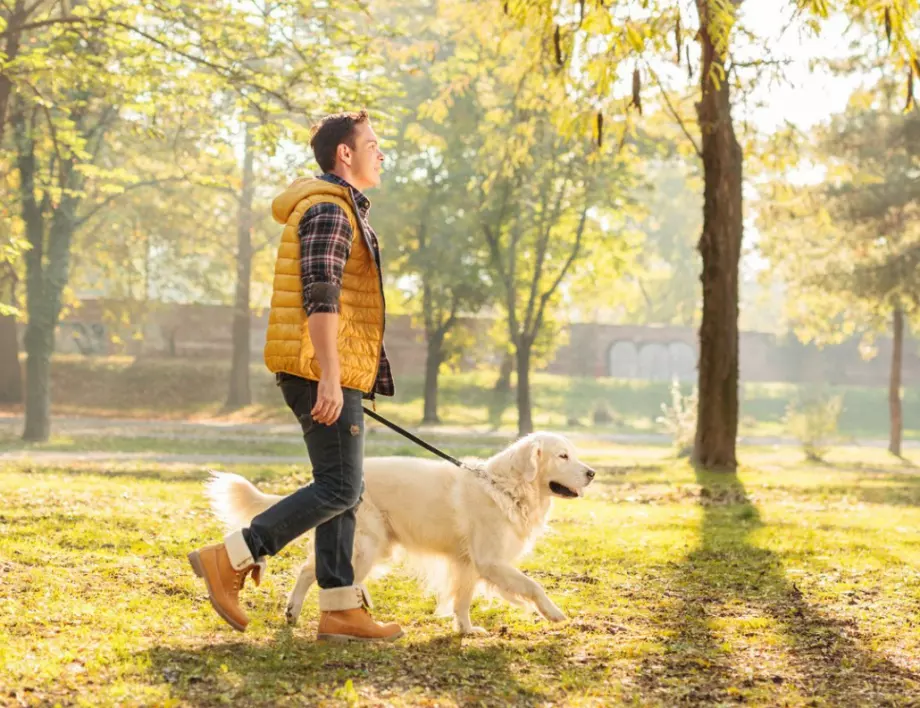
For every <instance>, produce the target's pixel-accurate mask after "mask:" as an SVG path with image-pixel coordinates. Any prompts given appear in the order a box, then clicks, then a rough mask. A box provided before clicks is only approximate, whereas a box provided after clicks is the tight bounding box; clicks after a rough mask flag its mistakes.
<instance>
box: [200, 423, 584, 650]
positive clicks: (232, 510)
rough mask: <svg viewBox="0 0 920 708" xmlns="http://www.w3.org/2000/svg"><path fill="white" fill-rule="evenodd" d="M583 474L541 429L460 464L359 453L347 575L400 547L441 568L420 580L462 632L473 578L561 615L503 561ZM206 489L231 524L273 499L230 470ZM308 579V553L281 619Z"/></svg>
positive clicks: (564, 446)
mask: <svg viewBox="0 0 920 708" xmlns="http://www.w3.org/2000/svg"><path fill="white" fill-rule="evenodd" d="M593 478H594V470H592V469H591V468H590V467H588V466H587V465H585V464H583V463H582V462H579V461H578V459H577V457H576V454H575V450H574V448H573V447H572V445H571V443H569V441H568V440H566V439H565V438H564V437H562V436H559V435H554V434H550V433H535V434H533V435H529V436H527V437H525V438H522V439H521V440H518V441H517V442H515V443H514V444H512V445H511V446H510V447H508V448H507V449H506V450H504V451H503V452H501V453H499V454H497V455H495V456H494V457H492V458H490V459H489V460H487V461H485V462H484V463H471V464H470V465H469V466H468V467H466V468H458V467H456V466H455V465H453V464H451V463H450V462H442V461H433V460H426V459H420V458H414V457H376V458H368V459H366V460H365V462H364V480H365V493H364V496H363V500H362V502H361V505H360V507H359V508H358V515H357V529H356V532H355V546H354V570H355V582H356V583H362V582H363V581H364V579H365V578H366V577H367V576H368V575H369V574H370V572H371V570H372V569H373V568H374V566H375V565H377V564H380V563H383V562H385V561H386V560H388V559H389V558H390V557H391V555H392V553H393V552H394V550H396V548H397V547H402V548H403V549H404V550H405V551H406V552H407V553H408V554H409V555H410V558H412V559H416V560H419V559H420V560H422V561H423V562H424V561H428V562H429V564H430V561H431V560H439V561H440V565H441V566H442V567H445V569H446V571H447V572H446V573H445V574H444V576H445V577H443V578H440V579H438V578H433V577H432V576H431V575H429V582H430V584H431V585H432V586H433V589H434V590H435V591H436V592H437V593H438V595H439V598H440V600H441V608H442V609H443V608H446V607H452V609H453V614H454V617H455V621H456V629H457V630H458V631H459V632H461V633H463V634H484V633H485V630H484V629H482V628H481V627H474V626H473V623H472V622H471V621H470V604H471V602H472V599H473V595H474V592H475V590H476V588H477V585H479V583H480V582H481V581H484V582H485V583H486V584H488V585H489V586H491V587H492V588H494V589H495V590H497V591H498V593H499V594H500V595H501V596H502V597H504V598H505V599H507V600H509V601H510V602H513V603H515V604H523V603H528V602H529V603H532V605H533V606H535V607H536V609H537V610H538V611H539V612H540V614H542V615H543V616H544V617H545V618H546V619H548V620H551V621H553V622H558V621H561V620H564V619H565V615H564V614H563V613H562V611H561V610H560V609H559V608H558V607H556V605H555V604H553V602H552V601H551V600H550V599H549V597H547V595H546V592H545V591H544V590H543V588H542V587H541V586H540V584H539V583H537V582H536V581H534V580H532V579H531V578H528V577H527V576H526V575H524V574H523V573H522V572H520V571H519V570H517V569H516V568H515V567H513V565H512V563H513V562H514V561H515V560H516V559H517V558H519V557H520V556H521V555H522V554H523V553H525V552H526V551H528V550H530V548H531V547H532V546H533V543H534V542H535V541H536V539H537V537H538V535H539V533H540V532H541V531H542V529H543V528H544V526H545V522H546V517H547V515H548V513H549V510H550V506H551V504H552V498H553V497H554V496H557V497H563V498H573V497H581V496H582V493H583V490H584V488H585V487H586V486H587V485H588V484H589V483H590V482H591V480H592V479H593ZM208 493H209V496H210V498H211V507H212V509H213V510H214V512H215V514H217V516H218V517H219V518H220V519H222V520H223V521H224V522H225V523H226V524H227V525H228V527H230V528H234V529H236V528H241V527H243V526H246V525H248V524H249V522H250V521H251V520H252V518H253V517H254V516H256V515H257V514H259V513H260V512H262V511H264V510H265V509H267V508H268V507H270V506H271V505H272V504H274V503H276V502H277V501H278V500H279V499H281V497H278V496H274V495H269V494H263V493H262V492H260V491H259V490H258V489H256V487H254V486H253V485H252V484H251V483H249V482H248V481H247V480H245V479H243V478H242V477H240V476H239V475H235V474H227V473H219V472H215V473H213V478H212V480H211V482H210V485H209V489H208ZM315 581H316V574H315V571H314V562H313V560H312V559H309V560H307V562H306V563H304V565H303V567H302V569H301V571H300V576H299V578H298V579H297V584H296V585H295V587H294V589H293V591H292V592H291V594H290V597H289V598H288V604H287V619H288V622H290V623H291V624H293V623H295V622H296V621H297V617H298V616H299V615H300V611H301V607H302V606H303V601H304V597H305V596H306V594H307V590H309V588H310V586H311V585H312V584H313V583H314V582H315Z"/></svg>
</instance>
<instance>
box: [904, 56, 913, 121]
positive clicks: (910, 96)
mask: <svg viewBox="0 0 920 708" xmlns="http://www.w3.org/2000/svg"><path fill="white" fill-rule="evenodd" d="M913 107H914V67H913V66H909V67H907V105H906V106H904V112H905V113H907V112H908V111H909V110H910V109H911V108H913Z"/></svg>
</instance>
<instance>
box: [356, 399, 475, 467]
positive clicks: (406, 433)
mask: <svg viewBox="0 0 920 708" xmlns="http://www.w3.org/2000/svg"><path fill="white" fill-rule="evenodd" d="M364 412H365V413H367V414H368V415H369V416H370V417H371V418H373V419H374V420H376V421H377V422H378V423H383V424H384V425H385V426H387V427H388V428H389V429H390V430H394V431H396V432H397V433H399V434H400V435H402V436H403V437H405V438H408V439H409V440H411V441H412V442H414V443H415V444H416V445H418V446H420V447H423V448H425V449H426V450H428V452H431V453H434V454H435V455H437V456H438V457H440V458H441V459H443V460H447V461H448V462H450V463H451V464H454V465H456V466H457V467H464V468H465V467H466V465H464V464H463V463H462V462H460V460H458V459H457V458H456V457H451V456H450V455H448V454H447V453H446V452H443V451H441V450H439V449H438V448H436V447H435V446H434V445H431V444H429V443H426V442H425V441H424V440H422V439H421V438H419V437H416V436H415V435H413V434H412V433H410V432H409V431H408V430H404V429H403V428H400V427H399V426H398V425H396V423H393V422H392V421H389V420H387V419H386V418H384V417H383V416H382V415H380V414H379V413H377V412H376V411H372V410H369V409H367V408H365V409H364Z"/></svg>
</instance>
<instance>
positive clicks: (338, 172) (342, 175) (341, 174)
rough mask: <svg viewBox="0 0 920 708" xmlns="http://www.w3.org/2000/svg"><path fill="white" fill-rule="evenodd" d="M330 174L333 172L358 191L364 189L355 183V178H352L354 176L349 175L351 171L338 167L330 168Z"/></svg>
mask: <svg viewBox="0 0 920 708" xmlns="http://www.w3.org/2000/svg"><path fill="white" fill-rule="evenodd" d="M330 174H334V175H335V176H336V177H338V178H339V179H343V180H345V181H346V182H348V184H350V185H351V186H352V187H354V188H355V189H357V190H358V191H359V192H363V191H364V190H363V189H362V188H361V187H359V186H358V185H357V184H355V180H354V178H353V177H352V176H351V173H350V172H348V171H345V170H343V169H341V168H338V169H335V170H332V172H331V173H330Z"/></svg>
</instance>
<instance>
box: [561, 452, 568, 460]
mask: <svg viewBox="0 0 920 708" xmlns="http://www.w3.org/2000/svg"><path fill="white" fill-rule="evenodd" d="M559 457H561V458H562V459H563V460H567V459H569V453H567V452H563V453H562V454H561V455H559Z"/></svg>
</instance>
